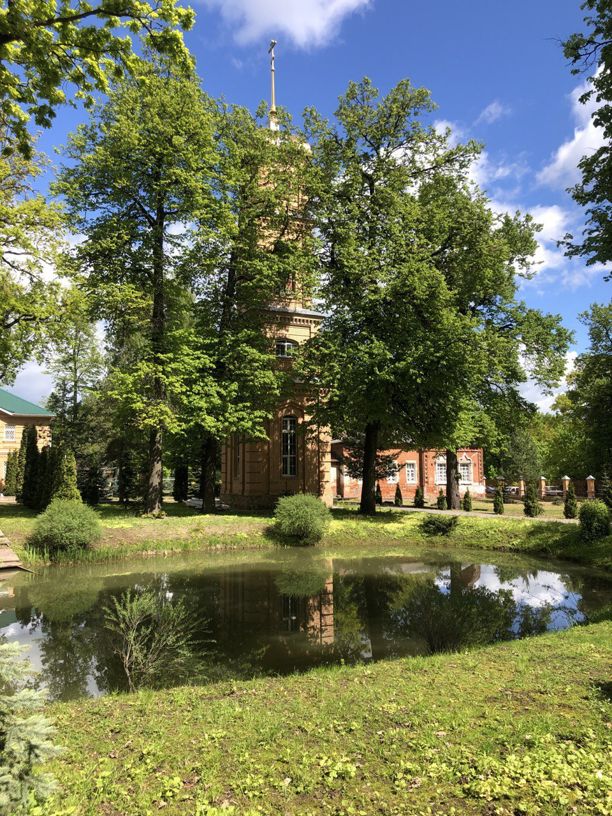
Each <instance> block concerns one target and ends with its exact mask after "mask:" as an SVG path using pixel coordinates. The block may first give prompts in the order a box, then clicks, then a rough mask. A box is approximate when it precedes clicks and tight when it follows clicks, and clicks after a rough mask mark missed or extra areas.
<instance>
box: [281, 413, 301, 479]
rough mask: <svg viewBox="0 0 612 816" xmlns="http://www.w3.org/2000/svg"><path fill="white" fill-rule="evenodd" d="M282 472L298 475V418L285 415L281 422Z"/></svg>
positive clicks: (285, 474) (288, 474) (287, 474)
mask: <svg viewBox="0 0 612 816" xmlns="http://www.w3.org/2000/svg"><path fill="white" fill-rule="evenodd" d="M281 472H282V474H283V476H297V419H296V418H295V417H294V416H284V417H283V419H282V424H281Z"/></svg>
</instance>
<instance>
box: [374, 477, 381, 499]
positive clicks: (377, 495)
mask: <svg viewBox="0 0 612 816" xmlns="http://www.w3.org/2000/svg"><path fill="white" fill-rule="evenodd" d="M374 499H375V501H376V504H382V492H381V489H380V484H379V483H378V482H376V491H375V492H374Z"/></svg>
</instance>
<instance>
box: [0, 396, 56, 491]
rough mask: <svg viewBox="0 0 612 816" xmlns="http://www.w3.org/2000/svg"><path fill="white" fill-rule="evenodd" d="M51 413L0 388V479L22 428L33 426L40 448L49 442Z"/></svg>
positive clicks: (18, 441) (19, 437)
mask: <svg viewBox="0 0 612 816" xmlns="http://www.w3.org/2000/svg"><path fill="white" fill-rule="evenodd" d="M52 419H53V413H52V412H51V411H48V410H47V409H46V408H43V407H42V406H41V405H36V403H34V402H30V401H29V400H26V399H23V397H19V396H17V394H12V393H11V392H10V391H7V390H6V389H5V388H0V478H2V479H4V478H5V476H6V460H7V458H8V455H9V453H11V452H12V451H14V450H18V449H19V446H20V445H21V436H22V434H23V431H24V428H26V427H27V426H28V425H34V426H35V427H36V430H37V431H38V444H39V446H40V447H43V446H44V445H48V444H50V442H51V420H52Z"/></svg>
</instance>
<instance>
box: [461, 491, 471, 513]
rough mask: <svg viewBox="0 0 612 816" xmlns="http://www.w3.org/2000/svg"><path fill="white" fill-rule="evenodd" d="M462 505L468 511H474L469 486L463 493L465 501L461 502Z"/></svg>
mask: <svg viewBox="0 0 612 816" xmlns="http://www.w3.org/2000/svg"><path fill="white" fill-rule="evenodd" d="M461 506H462V507H463V509H464V510H465V512H466V513H470V512H471V511H472V496H471V495H470V490H469V488H468V489H467V490H466V491H465V493H464V495H463V501H462V502H461Z"/></svg>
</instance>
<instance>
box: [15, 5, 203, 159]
mask: <svg viewBox="0 0 612 816" xmlns="http://www.w3.org/2000/svg"><path fill="white" fill-rule="evenodd" d="M193 20H194V14H193V11H192V9H190V8H184V7H180V6H177V4H176V2H175V0H162V2H161V3H157V4H149V3H146V2H143V3H139V4H137V5H130V4H127V5H124V6H112V5H111V6H109V5H107V4H105V3H103V2H98V3H92V4H87V5H86V6H83V5H81V4H79V3H78V2H70V0H69V1H68V2H66V3H64V4H62V5H58V4H57V3H55V2H53V0H42V2H35V1H34V0H25V2H21V3H20V4H19V6H17V7H15V8H13V7H11V9H10V14H6V13H5V14H4V19H3V25H2V37H1V40H0V43H1V45H2V49H3V54H2V70H1V71H0V118H1V120H2V122H3V124H4V127H5V128H6V130H7V138H8V139H9V141H10V142H11V143H12V144H13V147H17V148H18V149H19V150H21V151H22V153H24V154H25V155H26V156H29V155H30V152H31V148H30V137H29V133H28V122H29V120H30V119H32V120H33V123H34V124H35V125H36V126H38V127H41V126H42V127H50V125H51V123H52V121H53V118H54V116H55V108H57V107H58V106H59V105H62V104H64V103H66V102H67V101H68V95H67V92H66V88H67V87H70V86H72V87H73V88H74V89H75V91H76V98H77V99H79V100H80V101H84V102H85V105H86V106H87V107H91V106H92V105H93V103H94V98H96V97H97V95H98V94H99V93H100V92H102V93H104V92H106V91H108V89H109V87H110V85H111V83H112V81H113V80H116V79H117V78H118V77H120V76H121V75H122V74H123V73H124V72H125V71H135V70H137V69H138V66H139V64H140V61H139V59H138V58H137V57H136V55H135V54H134V51H133V37H134V35H143V37H142V39H143V42H144V43H145V44H146V45H147V46H148V47H149V48H150V49H153V50H155V51H158V52H162V53H165V54H168V55H169V56H170V57H171V58H172V59H174V60H178V61H179V63H180V64H181V66H182V67H183V69H184V70H188V69H189V68H190V67H191V58H190V56H189V54H188V52H187V49H186V48H185V46H184V44H183V39H182V34H181V32H180V30H179V29H180V28H182V29H189V28H191V26H192V25H193ZM119 27H122V28H123V33H124V36H119V35H118V33H117V28H119ZM125 35H127V36H125Z"/></svg>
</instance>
